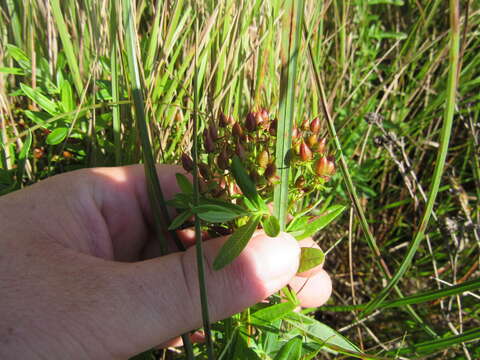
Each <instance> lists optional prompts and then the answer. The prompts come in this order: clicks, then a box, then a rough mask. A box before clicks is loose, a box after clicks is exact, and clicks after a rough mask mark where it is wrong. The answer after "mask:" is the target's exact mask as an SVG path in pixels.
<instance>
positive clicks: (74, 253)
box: [0, 165, 331, 359]
mask: <svg viewBox="0 0 480 360" xmlns="http://www.w3.org/2000/svg"><path fill="white" fill-rule="evenodd" d="M176 172H182V170H181V169H180V168H179V167H176V166H168V165H159V166H158V174H159V179H160V182H161V184H162V188H163V189H164V193H165V196H166V197H167V198H171V197H172V196H173V194H175V192H177V191H178V188H177V186H176V183H175V173H176ZM151 225H152V219H151V214H150V207H149V200H148V195H147V192H146V185H145V176H144V173H143V168H142V166H139V165H134V166H128V167H117V168H96V169H85V170H79V171H75V172H71V173H67V174H63V175H59V176H54V177H52V178H50V179H48V180H45V181H41V182H40V183H38V184H36V185H33V186H30V187H28V188H26V189H23V190H21V191H17V192H14V193H11V194H9V195H5V196H3V197H0V294H1V295H0V296H1V301H0V319H1V320H0V358H1V359H19V358H22V359H126V358H128V357H130V356H132V355H135V354H137V353H140V352H142V351H145V350H146V349H149V348H152V347H154V346H157V345H158V344H165V343H166V342H167V341H169V340H171V339H174V338H176V337H177V336H178V335H180V334H182V333H185V332H188V331H191V330H194V329H197V328H199V327H201V325H202V319H201V310H200V299H199V295H198V294H199V291H198V281H197V270H196V269H197V267H196V266H197V265H196V260H195V256H196V254H195V247H189V249H188V250H187V251H186V252H173V253H171V254H169V255H167V256H162V257H157V255H158V250H157V249H158V246H157V244H158V238H157V237H155V236H154V235H153V233H152V226H151ZM180 236H181V238H182V241H183V242H184V243H185V244H186V245H187V246H191V245H192V243H193V240H192V239H193V238H192V233H191V232H189V231H185V232H183V233H181V234H180ZM224 242H225V238H215V239H210V240H208V241H205V242H204V251H205V263H206V282H207V291H208V299H209V310H210V316H211V320H212V321H217V320H221V319H224V318H226V317H228V316H230V315H232V314H235V313H238V312H240V311H242V310H243V309H245V308H246V307H248V306H251V305H254V304H255V303H257V302H260V301H262V300H264V299H265V298H266V297H268V296H269V295H271V294H273V293H274V292H276V291H278V290H280V289H281V288H282V287H284V286H285V285H287V284H291V286H292V288H294V289H296V290H297V291H299V293H298V297H299V299H300V301H301V303H302V305H303V306H319V305H321V304H323V303H324V302H325V301H326V300H327V299H328V297H329V296H330V293H331V281H330V278H329V276H328V275H327V273H326V272H325V271H324V270H323V269H322V268H321V267H318V268H316V269H313V270H311V271H309V272H308V273H304V274H301V276H297V275H296V271H297V268H298V263H299V254H300V244H299V243H298V242H297V241H296V240H295V239H293V238H292V237H290V236H289V235H287V234H280V235H279V236H278V237H276V238H269V237H268V236H266V235H265V234H263V233H262V232H258V233H256V234H255V235H254V237H253V238H252V239H251V240H250V242H249V244H248V246H247V247H246V248H245V250H244V251H243V252H242V253H241V255H240V256H239V257H238V258H237V259H236V260H235V261H234V262H233V263H232V264H230V265H229V266H227V267H225V268H224V269H222V270H220V271H214V270H212V269H211V268H210V266H211V264H212V263H213V259H214V258H215V256H216V254H217V252H218V250H219V249H220V247H221V246H222V244H223V243H224ZM312 244H313V242H312V241H311V240H307V241H304V242H303V243H302V244H301V245H302V246H313V245H312ZM172 250H173V244H172Z"/></svg>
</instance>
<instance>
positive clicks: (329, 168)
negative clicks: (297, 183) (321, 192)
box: [315, 156, 335, 177]
mask: <svg viewBox="0 0 480 360" xmlns="http://www.w3.org/2000/svg"><path fill="white" fill-rule="evenodd" d="M315 172H316V173H317V175H319V176H324V177H329V176H330V175H332V174H334V173H335V161H334V159H333V158H332V157H330V156H329V157H326V156H322V157H321V158H320V159H318V161H317V162H316V164H315Z"/></svg>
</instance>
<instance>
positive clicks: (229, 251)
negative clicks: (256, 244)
mask: <svg viewBox="0 0 480 360" xmlns="http://www.w3.org/2000/svg"><path fill="white" fill-rule="evenodd" d="M259 223H260V216H253V217H251V218H250V220H249V221H248V223H246V224H245V225H244V226H242V227H240V228H238V229H237V230H236V231H235V232H234V233H233V234H232V235H231V236H230V237H229V238H228V240H227V242H226V243H225V244H224V245H223V247H222V248H221V249H220V252H219V253H218V255H217V257H216V258H215V261H214V262H213V268H214V269H215V270H220V269H222V268H223V267H225V266H227V265H228V264H230V263H231V262H232V261H233V260H234V259H235V258H236V257H237V256H238V255H240V253H241V252H242V250H243V249H244V248H245V246H247V244H248V242H249V241H250V238H251V237H252V235H253V233H254V232H255V230H256V228H257V226H258V224H259Z"/></svg>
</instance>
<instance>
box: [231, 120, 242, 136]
mask: <svg viewBox="0 0 480 360" xmlns="http://www.w3.org/2000/svg"><path fill="white" fill-rule="evenodd" d="M232 135H233V136H235V137H236V138H238V139H240V138H242V137H243V129H242V127H241V126H240V124H239V123H238V122H236V123H235V124H233V128H232Z"/></svg>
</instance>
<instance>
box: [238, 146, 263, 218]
mask: <svg viewBox="0 0 480 360" xmlns="http://www.w3.org/2000/svg"><path fill="white" fill-rule="evenodd" d="M232 175H233V177H234V178H235V181H236V183H237V185H238V186H239V187H240V190H242V193H243V195H245V196H246V197H247V198H248V199H249V200H250V201H251V202H253V203H254V204H255V205H256V206H257V209H258V210H260V209H266V205H265V202H264V201H263V200H262V198H261V197H260V195H258V193H257V188H256V187H255V184H254V183H253V181H252V179H250V176H249V175H248V174H247V171H246V170H245V168H244V167H243V164H242V161H241V160H240V158H239V157H238V156H236V155H235V156H234V157H233V160H232Z"/></svg>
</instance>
